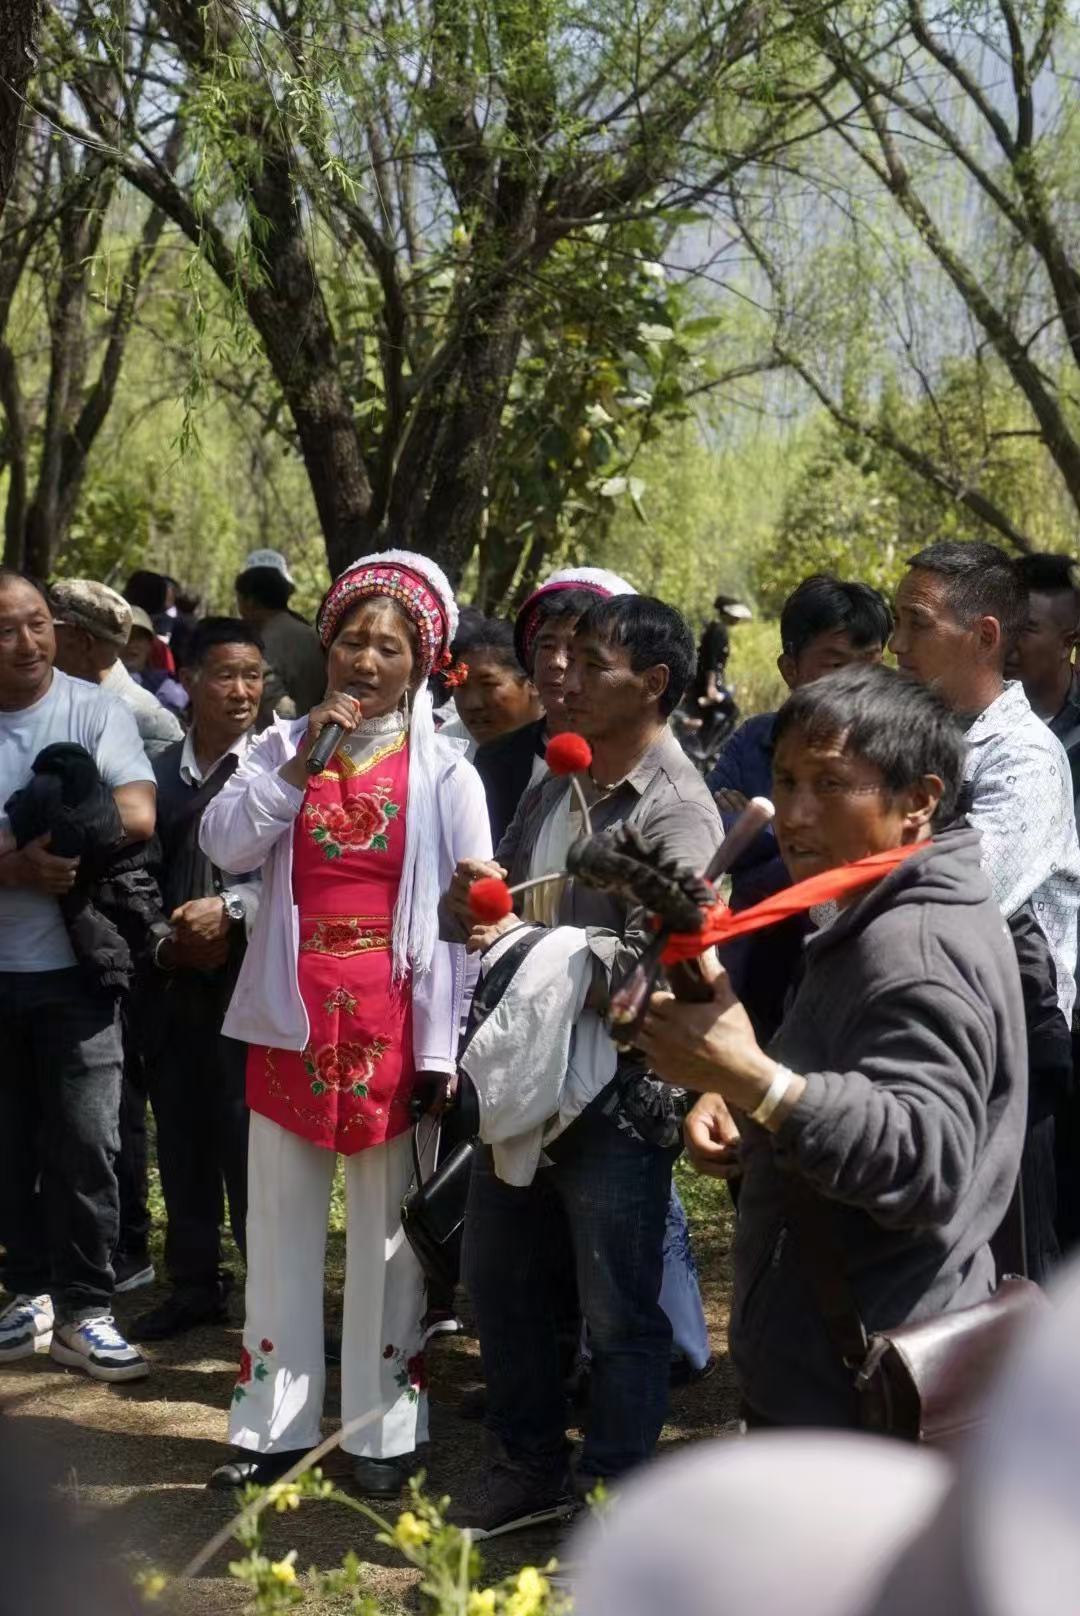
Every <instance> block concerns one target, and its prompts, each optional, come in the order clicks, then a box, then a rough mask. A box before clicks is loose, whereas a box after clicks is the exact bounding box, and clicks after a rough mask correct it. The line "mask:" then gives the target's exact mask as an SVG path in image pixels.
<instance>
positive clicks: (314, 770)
mask: <svg viewBox="0 0 1080 1616" xmlns="http://www.w3.org/2000/svg"><path fill="white" fill-rule="evenodd" d="M344 739H345V729H344V726H343V725H341V724H327V726H326V728H325V729H323V730H322V731H320V734H319V739H318V740H317V741H316V742H315V745H314V746H313V747H312V748H311V751H310V752H309V753H308V755H307V765H306V767H307V772H308V773H309V774H321V773H322V771H323V770H324V769H325V768H326V766H327V764H328V763H329V762H330V760H331V758H332V757H333V755H334V753H335V752H336V751H337V749H338V747H339V746H340V745H341V743H342V741H343V740H344Z"/></svg>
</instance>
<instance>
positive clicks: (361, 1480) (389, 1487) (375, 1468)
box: [353, 1453, 415, 1498]
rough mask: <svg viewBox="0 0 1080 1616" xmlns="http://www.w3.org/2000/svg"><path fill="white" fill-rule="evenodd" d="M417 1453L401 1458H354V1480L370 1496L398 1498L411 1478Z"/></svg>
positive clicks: (404, 1455)
mask: <svg viewBox="0 0 1080 1616" xmlns="http://www.w3.org/2000/svg"><path fill="white" fill-rule="evenodd" d="M414 1457H415V1455H413V1454H411V1453H405V1454H402V1455H401V1457H400V1458H399V1459H354V1460H353V1481H354V1483H355V1484H356V1488H357V1491H358V1492H362V1493H366V1494H367V1496H368V1497H369V1498H396V1497H397V1495H398V1493H400V1491H401V1489H402V1488H403V1487H404V1485H405V1483H406V1482H407V1481H408V1479H409V1475H410V1472H411V1469H412V1464H413V1459H414Z"/></svg>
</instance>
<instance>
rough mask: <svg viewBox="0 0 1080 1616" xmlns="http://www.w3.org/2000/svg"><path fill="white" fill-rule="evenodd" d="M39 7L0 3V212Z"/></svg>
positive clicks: (32, 0) (15, 0)
mask: <svg viewBox="0 0 1080 1616" xmlns="http://www.w3.org/2000/svg"><path fill="white" fill-rule="evenodd" d="M41 10H42V0H5V4H4V5H2V6H0V214H2V213H3V211H4V204H5V202H6V201H7V197H8V192H9V190H10V189H11V181H12V176H13V175H14V173H15V161H16V158H17V157H18V154H19V126H20V124H21V122H22V115H23V111H24V104H23V94H24V92H25V90H26V86H27V83H28V82H29V79H30V74H31V72H32V71H33V68H34V60H35V57H34V40H35V38H36V36H37V31H38V26H39V24H40V22H41Z"/></svg>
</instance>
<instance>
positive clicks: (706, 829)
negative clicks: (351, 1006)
mask: <svg viewBox="0 0 1080 1616" xmlns="http://www.w3.org/2000/svg"><path fill="white" fill-rule="evenodd" d="M693 667H694V641H693V637H692V635H691V633H690V630H689V628H688V627H687V625H686V623H685V622H684V621H683V619H682V618H681V617H680V616H679V614H678V612H676V611H674V610H673V609H672V608H671V607H670V606H665V605H664V604H662V603H661V602H660V601H656V600H650V599H648V598H647V597H641V596H621V597H618V598H615V599H613V600H609V601H605V602H602V603H599V604H597V605H596V606H594V607H591V608H590V609H589V610H588V611H587V612H586V613H585V615H584V616H583V617H582V618H581V619H580V621H579V622H578V625H577V628H576V631H575V634H574V639H573V642H572V645H571V651H570V659H569V667H568V669H567V674H566V686H565V690H566V697H565V700H566V712H567V717H568V719H569V720H570V723H571V726H572V728H573V729H575V730H577V731H578V732H579V733H581V734H582V735H584V736H585V737H586V738H587V739H588V740H589V742H590V743H591V745H592V750H593V761H592V768H591V772H590V776H589V777H588V778H587V779H586V780H585V781H584V789H585V794H586V797H587V798H588V799H589V803H590V813H591V818H592V822H593V826H594V828H595V829H597V830H601V829H610V828H613V827H614V826H616V825H619V824H622V823H624V822H629V823H632V824H633V825H635V826H636V827H637V828H638V829H639V830H640V832H641V834H642V835H643V836H645V837H646V838H648V839H649V840H651V841H654V842H656V843H659V844H660V845H661V846H662V848H663V850H664V852H665V853H666V854H667V855H668V856H669V857H672V858H678V859H682V860H685V861H686V862H687V863H688V864H691V865H693V866H694V867H696V868H697V869H703V868H704V867H705V866H706V865H707V864H708V862H709V860H710V858H711V857H712V854H713V853H714V852H715V850H716V848H717V847H718V846H719V843H720V841H721V839H722V830H721V826H720V819H719V815H718V813H717V810H716V807H715V804H714V803H713V801H712V799H711V797H710V795H709V793H708V791H707V790H706V788H705V785H704V783H703V782H702V780H701V778H700V776H699V775H698V773H697V771H696V770H695V768H694V767H693V765H692V764H691V763H690V761H689V760H688V759H687V757H686V756H685V754H684V753H683V751H682V749H681V748H680V746H679V744H678V742H677V741H676V740H675V739H674V737H673V736H672V734H671V732H670V731H669V729H668V724H667V719H668V715H669V713H670V712H671V710H672V708H673V707H674V706H675V705H676V704H677V702H678V701H679V700H680V699H681V697H682V694H683V692H684V690H685V688H686V685H687V683H688V681H689V679H690V676H691V674H692V672H693ZM568 792H569V785H568V782H567V781H566V780H565V779H564V778H559V777H557V776H552V775H545V776H543V777H542V778H541V779H539V780H538V781H537V782H536V783H535V784H534V785H533V786H531V787H530V788H529V790H528V791H527V792H526V793H525V796H524V797H523V798H522V800H521V804H520V806H519V808H518V812H517V814H516V816H515V818H514V821H513V823H512V824H511V826H510V828H509V830H508V831H507V833H506V835H505V837H504V838H503V840H502V843H501V844H500V847H499V850H498V860H499V864H498V865H497V866H491V865H481V864H476V863H468V864H465V865H462V866H459V869H458V872H457V875H456V876H455V879H454V885H453V887H452V889H451V891H450V894H449V895H448V899H447V904H446V908H447V909H448V910H449V912H450V913H452V914H453V915H454V916H455V917H457V918H458V919H459V921H462V922H464V923H469V911H468V889H469V886H470V885H471V883H472V881H474V880H476V879H478V878H479V877H481V876H482V875H485V874H486V875H490V874H492V873H493V871H494V870H496V869H501V868H502V867H505V868H506V871H507V873H508V877H509V880H510V881H511V882H512V883H516V882H518V881H521V880H525V879H528V878H529V877H530V876H533V875H537V874H542V873H544V872H545V871H546V870H547V869H550V868H552V867H553V865H554V867H560V861H559V859H558V856H557V853H558V849H559V848H560V847H561V848H562V851H563V852H564V853H565V846H566V843H567V840H568V838H570V839H572V837H573V836H574V835H575V834H576V833H577V827H576V825H575V823H574V818H573V815H572V813H571V812H570V810H569V798H568ZM534 894H535V896H534V895H533V894H529V895H526V896H527V902H526V904H525V906H524V909H523V913H524V914H525V917H526V918H527V919H528V920H530V921H531V922H533V924H534V925H535V924H539V925H545V926H549V927H559V926H573V927H580V928H583V929H584V930H585V932H586V935H587V939H588V945H589V951H590V953H591V955H592V971H593V978H592V989H591V990H590V992H589V995H588V998H587V1000H586V1007H587V1008H592V1009H602V1008H603V1006H604V1005H605V1004H606V1001H607V996H608V991H609V988H610V984H611V982H612V980H613V978H616V979H617V978H619V977H620V976H622V975H623V973H624V972H625V971H626V969H627V968H628V967H629V966H630V965H631V964H632V963H633V962H634V960H635V959H637V958H638V957H639V956H640V954H641V952H642V950H643V949H644V947H645V945H646V943H647V942H648V940H649V938H650V937H651V936H652V935H653V934H652V932H651V931H650V929H649V926H648V923H647V919H646V916H645V915H644V913H643V912H642V911H641V910H640V909H633V908H631V907H630V906H629V905H627V904H626V903H624V902H623V901H621V900H620V899H617V898H614V897H611V896H609V895H607V894H605V893H600V892H596V891H592V890H590V889H589V888H587V887H584V886H581V885H579V884H578V883H577V882H575V881H573V880H568V881H566V882H565V883H563V884H562V885H561V887H559V886H556V887H545V888H539V889H534ZM517 923H518V917H516V916H510V917H509V918H508V920H507V921H503V922H500V923H499V924H498V925H496V926H491V927H487V928H477V929H475V930H474V931H473V933H472V936H471V938H470V947H471V948H473V949H474V950H478V951H483V950H484V949H486V948H488V947H489V946H491V944H493V943H494V942H495V941H497V939H498V938H499V937H500V936H501V935H502V934H503V932H504V931H506V930H508V929H509V928H510V927H511V926H513V925H516V924H517ZM681 1114H682V1105H681V1097H679V1096H677V1095H673V1094H672V1091H670V1090H666V1089H665V1088H664V1086H663V1085H662V1084H659V1083H657V1082H656V1081H655V1080H654V1079H653V1078H652V1077H651V1076H650V1075H649V1073H648V1070H647V1068H646V1067H645V1065H644V1064H643V1062H642V1061H641V1059H640V1057H638V1056H635V1055H633V1054H625V1055H620V1057H619V1061H618V1066H617V1069H616V1075H615V1078H614V1080H613V1081H612V1082H611V1083H610V1084H609V1085H608V1086H607V1087H606V1088H605V1089H604V1090H603V1091H602V1092H601V1093H600V1094H599V1095H598V1096H597V1098H596V1099H595V1100H594V1101H593V1102H592V1104H590V1105H589V1106H588V1108H587V1109H586V1110H585V1111H584V1112H583V1113H582V1115H581V1116H580V1117H579V1118H578V1119H577V1120H576V1121H574V1122H572V1123H571V1124H570V1126H569V1127H568V1128H567V1129H566V1131H565V1133H563V1134H562V1135H561V1136H560V1137H559V1138H558V1139H556V1140H555V1141H554V1143H552V1144H550V1145H549V1146H548V1147H547V1150H546V1156H547V1158H548V1165H542V1166H541V1168H540V1170H539V1171H538V1172H537V1174H536V1176H535V1178H534V1179H533V1182H532V1183H531V1184H529V1185H528V1186H527V1187H526V1188H518V1187H513V1186H511V1185H509V1184H506V1183H503V1182H502V1181H501V1180H500V1179H499V1178H498V1177H497V1176H496V1174H495V1171H494V1168H493V1163H492V1158H491V1153H490V1152H489V1151H487V1150H484V1151H481V1152H480V1153H479V1159H478V1162H477V1164H476V1167H475V1170H474V1173H473V1179H472V1186H471V1191H470V1198H469V1208H468V1214H467V1218H466V1236H465V1254H464V1277H465V1283H466V1285H467V1287H468V1290H469V1294H470V1296H471V1298H472V1302H473V1306H474V1309H475V1313H476V1320H477V1325H478V1329H479V1334H480V1349H481V1353H482V1356H483V1363H484V1374H485V1378H486V1380H487V1386H488V1408H487V1416H486V1421H487V1425H488V1429H489V1431H490V1432H491V1434H492V1435H493V1437H494V1438H495V1439H496V1442H497V1445H498V1448H499V1454H500V1456H499V1458H498V1459H497V1460H496V1461H495V1462H494V1463H493V1465H492V1467H491V1469H490V1471H489V1472H488V1474H487V1475H486V1476H485V1477H484V1478H483V1483H482V1486H481V1488H480V1494H479V1497H478V1498H477V1499H476V1501H475V1503H474V1504H473V1505H472V1506H471V1507H469V1508H468V1509H466V1510H465V1511H464V1512H463V1513H462V1514H461V1515H460V1516H459V1519H460V1521H461V1524H463V1525H467V1526H469V1527H471V1528H472V1530H473V1532H474V1535H475V1536H477V1537H479V1536H491V1535H495V1534H497V1533H501V1532H507V1531H512V1530H514V1529H515V1528H518V1527H522V1526H527V1525H531V1524H534V1523H536V1522H537V1521H541V1520H547V1519H552V1518H554V1517H556V1516H558V1515H560V1514H562V1513H565V1512H566V1511H567V1510H568V1509H570V1508H571V1507H572V1504H573V1488H572V1486H571V1481H570V1476H569V1445H568V1443H567V1440H566V1406H565V1401H564V1396H563V1387H562V1383H561V1379H560V1373H559V1353H558V1343H557V1340H556V1334H555V1319H554V1315H555V1309H554V1308H553V1306H552V1300H551V1298H552V1276H551V1274H550V1240H549V1239H548V1237H547V1229H548V1225H549V1220H550V1218H551V1216H552V1212H553V1210H555V1209H557V1208H558V1207H559V1206H561V1208H562V1210H563V1211H564V1212H565V1214H566V1217H567V1221H568V1224H569V1228H570V1236H571V1240H572V1244H573V1248H574V1260H575V1264H576V1269H577V1283H578V1292H579V1296H580V1300H581V1308H582V1313H583V1315H584V1318H585V1322H586V1325H587V1327H588V1330H589V1339H590V1345H591V1349H592V1354H593V1358H592V1381H591V1391H590V1399H589V1411H588V1415H587V1416H586V1422H585V1445H584V1450H583V1453H582V1456H581V1462H580V1464H579V1466H578V1469H577V1477H576V1485H577V1490H578V1492H579V1493H587V1492H588V1491H590V1490H591V1488H592V1487H593V1486H594V1485H595V1482H596V1481H597V1480H611V1479H613V1478H616V1477H618V1476H620V1475H622V1474H623V1473H624V1472H626V1471H627V1470H629V1469H631V1468H632V1467H633V1466H635V1465H637V1464H639V1463H640V1462H641V1461H642V1460H644V1459H647V1458H648V1457H649V1455H650V1454H651V1452H652V1450H653V1448H654V1446H655V1444H656V1440H657V1438H658V1436H659V1435H660V1430H661V1427H662V1425H663V1422H664V1416H665V1414H666V1411H667V1387H668V1363H669V1354H670V1348H671V1326H670V1324H669V1323H668V1320H667V1317H666V1316H665V1314H664V1312H663V1310H662V1308H661V1307H660V1304H659V1299H658V1298H659V1293H660V1283H661V1276H662V1268H663V1245H664V1226H665V1220H666V1215H667V1207H668V1198H669V1195H670V1190H671V1169H672V1166H673V1164H674V1161H675V1158H676V1156H677V1154H678V1149H679V1139H680V1125H681Z"/></svg>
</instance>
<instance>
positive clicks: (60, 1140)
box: [0, 568, 155, 1380]
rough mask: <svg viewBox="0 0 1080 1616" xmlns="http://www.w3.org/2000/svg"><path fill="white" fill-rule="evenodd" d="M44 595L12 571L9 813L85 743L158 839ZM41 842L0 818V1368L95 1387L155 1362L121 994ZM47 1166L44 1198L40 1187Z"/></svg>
mask: <svg viewBox="0 0 1080 1616" xmlns="http://www.w3.org/2000/svg"><path fill="white" fill-rule="evenodd" d="M55 657H56V638H55V634H54V630H53V618H52V612H51V611H50V609H49V605H48V603H47V601H46V600H45V598H44V596H43V595H42V594H41V592H40V591H39V590H38V589H37V587H36V586H35V585H34V584H33V583H31V582H30V581H29V580H27V579H25V578H23V577H21V576H20V575H19V574H18V573H16V572H12V571H9V570H7V569H4V568H0V804H5V803H7V802H8V800H9V799H10V798H11V797H12V796H13V795H14V794H15V792H17V791H19V790H20V789H21V788H22V787H23V786H25V785H26V783H27V781H28V780H29V779H30V776H31V768H32V765H33V762H34V759H35V758H36V757H37V756H38V754H39V753H40V752H41V751H42V750H43V749H44V748H45V747H46V746H50V745H53V744H54V743H57V742H72V743H74V744H75V745H78V746H81V747H83V748H85V750H86V751H87V752H89V754H90V756H91V757H92V758H93V759H94V761H95V763H96V764H97V768H98V772H99V774H100V776H101V778H102V780H103V781H104V783H105V784H106V785H107V786H108V787H110V788H111V790H112V793H113V798H114V801H115V803H116V807H117V810H118V812H119V816H120V820H121V822H122V825H123V829H124V832H125V834H126V836H127V838H128V839H129V840H131V841H143V840H145V839H146V838H148V837H150V836H152V835H153V831H154V809H155V791H154V783H153V781H154V775H153V771H152V769H151V768H150V765H149V764H148V763H147V761H146V756H145V753H144V752H143V749H142V743H141V742H140V740H139V733H138V730H137V729H136V727H135V720H134V718H133V717H132V715H131V713H130V712H129V711H128V710H127V708H126V707H124V706H123V705H122V704H121V703H120V702H119V701H118V700H117V699H116V698H115V697H114V696H111V695H108V694H107V693H106V692H105V691H103V690H101V689H100V687H99V686H97V685H93V684H90V683H87V682H85V681H83V680H81V679H71V678H69V677H68V676H67V674H64V673H61V672H60V670H59V669H58V668H55V667H54V666H53V663H54V661H55ZM48 841H49V838H48V837H47V836H46V837H38V838H37V839H36V840H33V841H30V842H29V843H27V845H26V846H25V847H22V848H21V849H19V850H15V848H14V845H13V843H14V838H13V836H12V834H11V832H10V829H9V827H8V822H7V819H6V817H0V847H2V848H3V849H4V850H3V852H2V853H0V1038H2V1040H3V1046H4V1061H3V1065H2V1067H0V1245H3V1247H4V1248H5V1259H4V1268H3V1278H4V1285H5V1288H6V1290H7V1293H8V1295H7V1298H6V1305H5V1299H3V1298H0V1364H2V1363H6V1362H8V1361H10V1360H12V1359H15V1358H23V1357H30V1356H32V1355H33V1354H34V1353H36V1352H42V1351H48V1352H49V1353H50V1354H51V1356H52V1358H53V1359H54V1360H55V1361H56V1362H57V1363H61V1364H64V1365H66V1366H68V1367H70V1368H73V1369H80V1370H82V1371H83V1372H84V1373H85V1374H88V1375H90V1376H92V1377H93V1378H94V1379H96V1380H135V1379H138V1378H139V1377H141V1376H143V1375H145V1374H146V1373H147V1370H148V1366H147V1364H146V1360H145V1359H144V1358H143V1357H142V1355H141V1354H140V1353H139V1352H137V1351H136V1350H135V1348H133V1347H131V1346H129V1345H128V1343H127V1342H126V1341H125V1340H124V1338H123V1336H121V1335H120V1333H119V1331H118V1330H117V1329H116V1326H115V1324H114V1322H113V1318H112V1312H111V1301H112V1294H113V1270H112V1266H111V1259H112V1253H113V1248H114V1247H115V1245H116V1238H117V1230H118V1224H119V1200H118V1193H117V1184H116V1172H115V1165H114V1164H115V1158H116V1152H117V1148H118V1144H119V1137H118V1136H119V1109H120V1077H121V1064H122V1059H121V1048H120V1028H119V1011H118V1003H117V997H116V993H115V992H114V991H112V990H109V989H106V988H103V987H100V986H97V985H94V984H92V983H91V982H90V981H89V980H88V978H87V977H86V976H85V975H84V973H83V971H82V969H81V968H80V966H78V965H77V964H76V960H75V953H74V950H73V948H72V944H71V940H70V939H69V936H68V932H67V929H66V927H65V924H64V918H63V914H62V912H61V908H60V904H59V901H58V900H59V899H60V898H61V897H63V896H64V895H65V894H66V893H68V892H70V891H71V890H72V889H73V887H74V886H75V882H76V878H77V873H78V860H77V859H68V858H60V857H58V856H56V855H54V854H53V853H51V852H50V851H49V846H48ZM39 1168H40V1193H38V1179H39Z"/></svg>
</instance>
